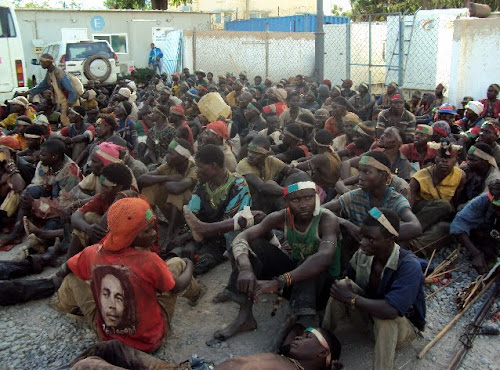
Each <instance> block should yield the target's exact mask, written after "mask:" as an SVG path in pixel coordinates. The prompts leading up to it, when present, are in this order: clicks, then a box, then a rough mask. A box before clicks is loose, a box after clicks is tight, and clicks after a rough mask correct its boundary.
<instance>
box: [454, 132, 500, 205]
mask: <svg viewBox="0 0 500 370" xmlns="http://www.w3.org/2000/svg"><path fill="white" fill-rule="evenodd" d="M491 154H492V152H491V147H490V146H488V144H486V143H483V142H481V141H478V142H476V144H474V145H472V146H471V147H470V148H469V151H468V153H467V162H466V164H465V165H463V166H461V168H462V169H463V170H464V171H465V176H466V182H465V185H464V189H463V191H462V192H461V193H460V197H459V199H458V204H460V205H461V204H465V203H467V202H468V201H470V200H471V199H473V198H475V197H476V196H478V195H479V194H481V193H484V192H486V191H487V190H488V185H489V184H490V183H492V182H493V181H495V180H496V179H499V178H500V172H499V171H498V166H497V162H496V161H495V158H493V156H492V155H491Z"/></svg>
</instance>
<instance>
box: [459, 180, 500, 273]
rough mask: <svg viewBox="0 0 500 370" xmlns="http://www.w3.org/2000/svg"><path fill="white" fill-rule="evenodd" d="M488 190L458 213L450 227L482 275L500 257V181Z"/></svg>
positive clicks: (492, 184)
mask: <svg viewBox="0 0 500 370" xmlns="http://www.w3.org/2000/svg"><path fill="white" fill-rule="evenodd" d="M488 189H489V190H488V191H487V192H486V193H483V194H481V195H479V196H478V197H476V198H474V199H472V200H471V201H470V202H469V203H468V204H467V205H466V206H465V208H464V209H462V210H461V211H460V212H458V213H457V215H456V216H455V219H454V220H453V222H452V223H451V225H450V234H452V235H456V236H457V237H458V239H459V240H460V243H461V244H462V245H463V246H464V247H465V249H466V250H467V251H468V252H469V256H470V259H471V260H472V266H474V268H475V269H476V270H477V271H478V272H479V273H480V274H484V273H485V272H487V271H488V270H489V264H491V263H492V262H495V261H496V260H497V257H498V255H499V251H498V243H499V241H500V228H499V227H498V225H499V223H498V220H499V219H500V180H495V181H494V182H492V183H491V184H490V185H489V187H488Z"/></svg>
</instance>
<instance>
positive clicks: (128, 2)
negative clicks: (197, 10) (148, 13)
mask: <svg viewBox="0 0 500 370" xmlns="http://www.w3.org/2000/svg"><path fill="white" fill-rule="evenodd" d="M187 3H192V0H151V6H149V4H147V3H146V0H104V6H105V7H107V8H109V9H153V10H166V9H168V7H169V6H179V5H186V4H187Z"/></svg>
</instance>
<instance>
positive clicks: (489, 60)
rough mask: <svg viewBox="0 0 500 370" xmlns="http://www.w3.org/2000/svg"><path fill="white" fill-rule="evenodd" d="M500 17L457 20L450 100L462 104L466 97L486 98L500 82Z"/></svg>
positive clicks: (454, 35)
mask: <svg viewBox="0 0 500 370" xmlns="http://www.w3.org/2000/svg"><path fill="white" fill-rule="evenodd" d="M499 40H500V18H486V19H479V18H468V19H459V20H456V21H455V28H454V32H453V45H452V53H451V60H452V67H451V78H450V87H449V94H448V95H449V99H450V102H451V103H452V104H456V105H460V102H461V101H462V98H463V97H464V96H472V97H474V99H476V100H479V99H483V98H485V97H486V90H487V88H488V86H489V85H490V84H492V83H499V81H500V73H499V68H498V61H499V60H500V48H499V47H498V41H499Z"/></svg>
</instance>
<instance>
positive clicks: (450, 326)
mask: <svg viewBox="0 0 500 370" xmlns="http://www.w3.org/2000/svg"><path fill="white" fill-rule="evenodd" d="M495 280H496V279H491V281H490V282H489V283H488V284H486V286H485V287H484V288H483V289H482V290H481V291H480V292H479V293H478V294H477V295H476V296H475V297H474V298H473V299H472V301H470V302H469V303H467V305H466V306H465V307H464V309H463V310H462V311H460V312H459V313H458V314H457V315H456V316H455V317H454V318H453V319H452V320H451V321H450V322H449V323H448V325H446V326H445V327H444V328H443V329H442V330H441V331H440V332H439V333H438V335H436V336H435V337H434V339H433V340H431V341H430V342H429V343H428V344H427V345H426V346H425V347H424V349H423V350H422V351H420V353H419V354H418V356H417V357H418V358H422V357H424V356H425V354H426V353H427V352H429V350H430V349H431V348H432V347H433V346H434V344H436V342H437V341H438V340H440V339H441V338H442V337H443V335H445V334H446V332H447V331H448V330H450V329H451V328H452V327H453V325H455V324H456V322H457V321H458V320H460V318H461V317H462V316H463V315H464V314H465V313H466V312H467V311H468V310H469V308H471V307H472V305H473V304H474V302H476V301H477V300H478V299H479V298H480V297H481V296H482V295H483V294H484V292H486V291H487V290H488V289H489V288H490V287H491V286H492V285H493V283H494V282H495Z"/></svg>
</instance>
